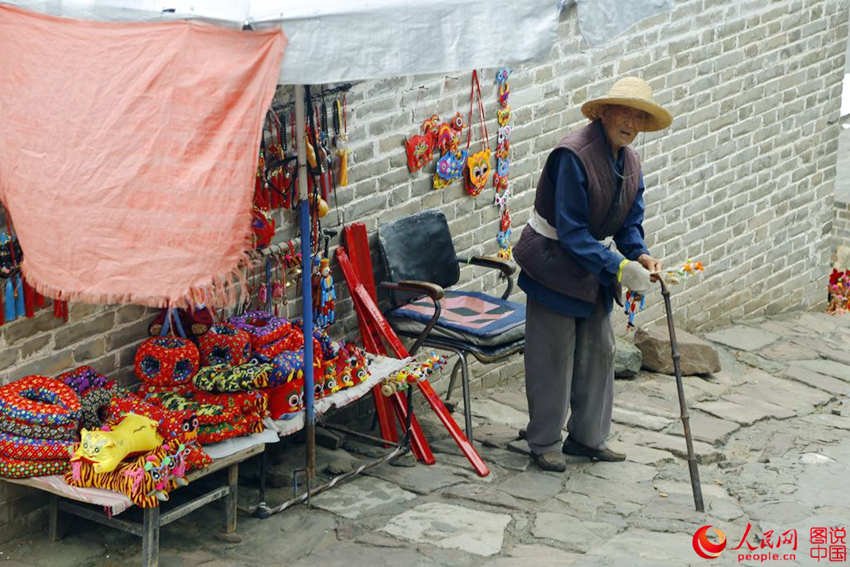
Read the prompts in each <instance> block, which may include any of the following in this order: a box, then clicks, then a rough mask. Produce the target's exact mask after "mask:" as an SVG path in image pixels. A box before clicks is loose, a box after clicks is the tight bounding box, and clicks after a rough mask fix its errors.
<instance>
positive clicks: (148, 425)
mask: <svg viewBox="0 0 850 567" xmlns="http://www.w3.org/2000/svg"><path fill="white" fill-rule="evenodd" d="M156 425H157V424H156V422H155V421H154V420H152V419H150V418H148V417H145V416H143V415H138V414H135V413H129V414H127V415H125V416H124V418H123V419H122V420H121V423H119V424H118V425H116V426H115V427H113V428H112V429H111V430H110V431H101V430H95V431H89V430H87V429H83V430H82V431H80V443H79V445H77V446H76V447H75V449H74V452H73V455H72V456H71V462H72V463H73V462H76V461H80V460H85V461H87V462H90V463H92V464H93V468H94V472H96V473H105V472H110V471H113V470H115V467H117V466H118V463H120V462H121V461H122V460H124V458H125V457H127V456H128V455H132V454H134V453H147V452H149V451H151V450H153V449H155V448H157V447H159V446H160V445H161V444H162V436H160V434H159V433H157V430H156Z"/></svg>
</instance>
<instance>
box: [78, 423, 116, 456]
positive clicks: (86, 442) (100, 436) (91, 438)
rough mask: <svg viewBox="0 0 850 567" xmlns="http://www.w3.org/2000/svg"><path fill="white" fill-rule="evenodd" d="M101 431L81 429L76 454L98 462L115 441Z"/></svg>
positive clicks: (113, 445)
mask: <svg viewBox="0 0 850 567" xmlns="http://www.w3.org/2000/svg"><path fill="white" fill-rule="evenodd" d="M104 433H105V432H103V431H99V430H94V431H89V430H87V429H83V430H82V432H81V433H80V448H79V450H78V451H77V455H78V456H79V457H82V458H84V459H87V460H89V461H93V462H99V461H101V460H102V458H103V457H104V456H105V455H106V452H107V450H109V449H111V448H113V447H115V442H114V441H113V440H112V439H111V438H109V437H107V436H106V435H105V434H104Z"/></svg>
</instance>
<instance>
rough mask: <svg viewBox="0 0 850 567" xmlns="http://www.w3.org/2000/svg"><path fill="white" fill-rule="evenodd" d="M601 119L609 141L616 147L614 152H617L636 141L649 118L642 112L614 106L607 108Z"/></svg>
mask: <svg viewBox="0 0 850 567" xmlns="http://www.w3.org/2000/svg"><path fill="white" fill-rule="evenodd" d="M600 118H601V119H602V127H603V128H605V134H606V135H607V136H608V141H609V142H610V143H611V145H612V146H614V148H613V149H614V151H617V150H619V149H620V148H622V147H625V146H628V145H629V144H631V143H632V141H634V139H635V136H637V135H638V132H640V131H641V130H642V129H643V125H644V123H645V122H646V119H647V118H648V116H647V114H646V112H644V111H642V110H638V109H636V108H631V107H628V106H620V105H617V104H612V105H609V106H606V107H605V110H603V111H602V115H601V117H600Z"/></svg>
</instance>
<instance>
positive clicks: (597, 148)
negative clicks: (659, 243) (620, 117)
mask: <svg viewBox="0 0 850 567" xmlns="http://www.w3.org/2000/svg"><path fill="white" fill-rule="evenodd" d="M560 148H566V149H568V150H570V151H571V152H573V154H575V155H576V157H578V159H579V161H580V162H581V165H582V167H584V171H585V174H586V175H587V201H588V215H589V225H590V233H591V234H592V235H593V237H594V238H596V239H597V240H602V239H604V238H606V237H608V236H613V235H614V234H616V233H617V231H619V230H620V228H621V227H622V226H623V221H625V220H626V215H627V214H628V213H629V210H630V209H631V208H632V204H633V203H634V200H635V197H636V196H637V192H638V185H639V182H640V160H639V159H638V156H637V153H636V152H635V151H634V150H632V149H631V148H629V147H626V148H624V152H625V161H624V165H623V178H624V179H623V181H622V189H621V194H620V198H619V203H618V204H615V205H612V202H613V200H614V198H615V194H616V192H617V180H618V179H617V177H616V175H615V174H614V169H613V163H612V159H613V157H609V156H612V154H611V148H610V146H609V145H608V142H607V140H606V139H605V135H604V131H603V129H602V124H601V123H599V122H598V121H596V122H592V123H590V124H588V125H587V126H585V127H583V128H581V129H579V130H576V131H575V132H573V133H571V134H570V135H568V136H567V137H566V138H564V139H563V140H561V142H560V143H559V144H558V145H557V146H556V147H555V150H558V149H560ZM554 153H555V152H554V151H553V152H552V153H551V154H549V158H548V159H547V162H546V167H544V168H543V173H542V174H541V175H540V181H538V182H537V193H536V194H535V197H534V209H535V210H536V211H537V213H538V214H539V215H540V216H542V217H543V218H544V219H546V221H547V222H548V223H549V224H550V225H551V226H553V227H554V226H555V183H554V180H553V179H552V178H551V176H552V175H553V174H554V173H555V172H554V171H550V169H551V168H550V167H549V160H551V159H552V155H553V154H554ZM576 190H578V188H576ZM609 213H610V214H609ZM513 253H514V258H515V259H516V262H517V264H519V265H520V267H521V268H522V269H523V271H524V272H525V273H526V275H528V276H529V277H531V278H532V279H534V280H536V281H537V282H539V283H541V284H543V285H545V286H546V287H548V288H550V289H553V290H555V291H557V292H558V293H561V294H563V295H567V296H570V297H574V298H576V299H580V300H582V301H587V302H588V303H595V302H596V299H597V296H598V294H599V280H598V279H597V278H596V276H594V275H593V274H591V273H590V272H588V271H587V270H585V269H584V268H582V267H581V265H580V264H579V263H578V261H576V259H575V256H573V255H572V254H571V253H570V252H569V251H567V249H566V248H564V247H563V246H562V245H561V243H560V242H559V241H557V240H552V239H550V238H546V237H545V236H543V235H541V234H538V233H537V231H535V230H534V229H533V228H532V227H531V226H529V225H526V226H525V228H524V229H523V231H522V235H521V236H520V239H519V242H517V244H516V246H515V247H514V250H513Z"/></svg>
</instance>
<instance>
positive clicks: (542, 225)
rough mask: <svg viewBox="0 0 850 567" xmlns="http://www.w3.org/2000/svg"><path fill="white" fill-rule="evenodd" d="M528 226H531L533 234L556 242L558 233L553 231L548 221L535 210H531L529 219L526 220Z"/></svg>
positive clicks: (553, 228)
mask: <svg viewBox="0 0 850 567" xmlns="http://www.w3.org/2000/svg"><path fill="white" fill-rule="evenodd" d="M528 224H529V225H531V228H533V229H534V232H536V233H537V234H539V235H540V236H545V237H546V238H548V239H549V240H558V231H557V230H555V227H554V226H552V225H551V224H549V221H547V220H546V219H544V218H543V216H542V215H541V214H540V213H538V212H537V209H533V211H532V213H531V218H530V219H528Z"/></svg>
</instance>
